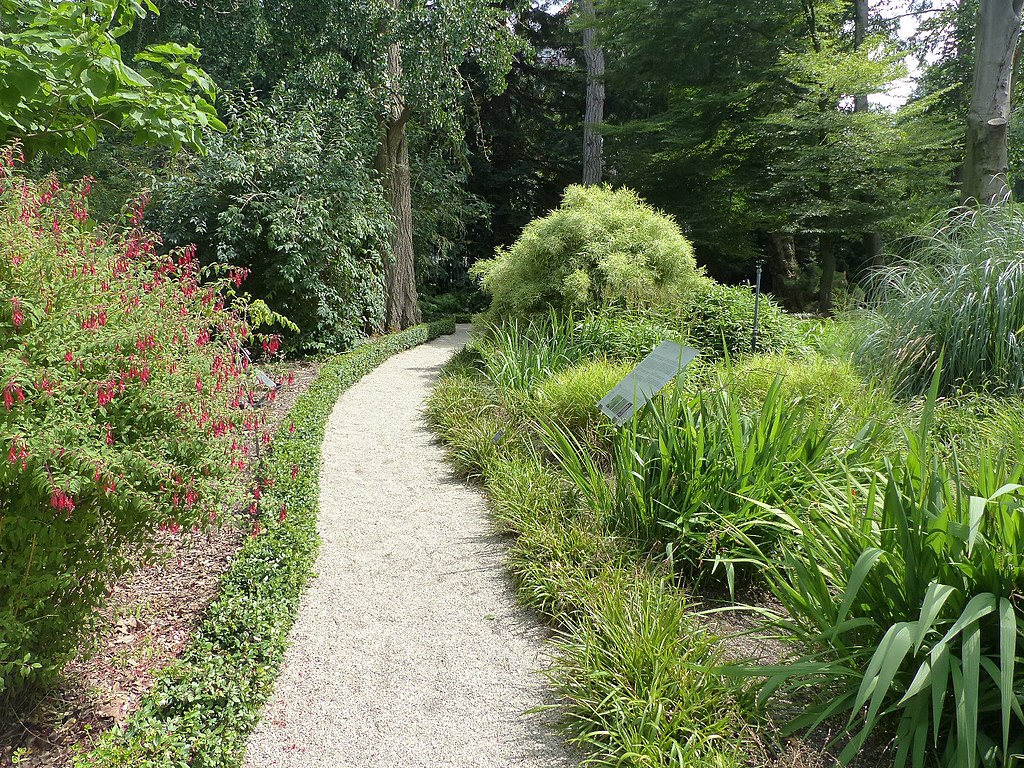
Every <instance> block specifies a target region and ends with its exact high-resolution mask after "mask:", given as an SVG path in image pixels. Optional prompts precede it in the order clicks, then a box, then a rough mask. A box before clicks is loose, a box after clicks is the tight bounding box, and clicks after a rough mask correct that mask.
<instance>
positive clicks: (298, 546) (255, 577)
mask: <svg viewBox="0 0 1024 768" xmlns="http://www.w3.org/2000/svg"><path fill="white" fill-rule="evenodd" d="M454 330H455V329H454V324H453V323H452V322H451V321H450V320H446V321H437V322H434V323H430V324H426V325H420V326H416V327H414V328H410V329H408V330H406V331H402V332H401V333H397V334H394V335H391V336H384V337H381V338H379V339H376V340H372V341H369V342H367V343H365V344H362V345H360V346H359V347H358V348H356V349H355V350H354V351H352V352H350V353H348V354H345V355H340V356H337V357H334V358H331V359H330V360H329V361H328V362H327V363H326V364H325V365H324V367H323V368H322V370H321V372H320V375H319V376H318V378H317V380H316V382H314V384H313V386H312V387H311V388H310V389H309V391H308V392H306V393H305V394H303V395H302V396H301V397H299V399H298V400H297V402H296V403H295V406H294V408H293V410H292V412H291V414H290V417H289V419H288V420H287V421H286V422H285V423H284V424H283V425H282V426H281V428H280V429H279V431H278V433H277V435H276V437H275V440H274V441H273V450H272V453H271V455H270V457H269V459H268V461H267V465H266V469H265V471H266V478H267V483H266V485H267V489H266V492H265V493H264V495H263V497H262V499H261V503H260V516H259V518H258V520H257V522H258V523H259V527H258V528H254V532H253V536H252V538H251V539H250V540H249V541H248V542H247V543H246V544H245V545H244V546H243V547H242V549H241V550H239V552H238V554H237V555H236V556H235V559H234V561H233V562H232V565H231V568H230V569H229V570H228V572H227V573H226V574H225V575H224V577H223V579H222V581H221V587H220V592H219V595H218V597H217V599H216V600H215V601H214V603H213V604H211V605H210V607H209V610H208V611H207V614H206V617H205V619H204V620H203V623H202V624H201V625H200V627H199V629H198V630H197V631H196V633H195V636H194V637H193V639H192V642H191V645H190V646H189V648H188V650H187V651H186V652H185V654H184V655H183V656H182V657H181V659H180V660H179V661H178V662H176V663H175V664H174V665H172V666H171V667H169V668H168V669H166V670H164V671H163V672H162V673H161V675H160V677H159V679H158V681H157V683H156V685H155V687H154V689H153V691H152V692H151V693H150V694H148V695H147V696H146V698H145V700H144V702H143V705H142V708H141V709H140V710H139V712H138V713H137V714H135V715H134V716H133V717H132V718H130V719H129V720H128V722H127V723H125V724H124V725H123V726H121V727H118V728H116V729H114V730H112V731H110V732H108V733H107V734H106V735H105V736H104V737H103V738H102V739H101V741H100V743H99V745H98V746H97V747H96V748H95V749H94V750H92V751H91V752H89V753H88V754H85V755H82V756H81V757H80V758H79V759H78V760H77V762H76V766H79V767H80V768H86V766H88V767H89V768H107V767H109V768H115V767H117V768H120V767H122V766H125V765H134V766H143V767H145V768H171V767H172V766H175V767H176V766H181V765H189V766H195V768H228V767H229V766H238V765H241V764H242V760H243V757H244V751H245V742H246V738H247V736H248V734H249V733H250V732H251V730H252V729H253V727H255V725H256V722H257V720H258V717H259V713H260V708H261V707H262V705H263V702H264V701H265V700H266V698H267V696H269V694H270V690H271V687H272V685H273V682H274V680H275V678H276V677H277V673H278V669H279V666H280V664H281V661H282V659H283V656H284V651H285V647H286V641H287V636H288V631H289V630H290V629H291V626H292V624H293V623H294V620H295V614H296V611H297V610H298V604H299V598H300V596H301V594H302V590H303V587H304V585H305V583H306V581H307V580H308V578H309V575H310V573H311V569H312V567H313V563H314V560H315V557H316V552H317V546H318V540H317V535H316V519H317V514H318V507H317V503H318V498H319V487H320V486H319V475H320V463H321V457H320V450H321V443H322V442H323V436H324V430H325V428H326V423H327V418H328V416H329V415H330V412H331V410H332V409H333V407H334V404H335V402H336V401H337V399H338V395H339V394H340V393H341V392H342V391H344V390H345V389H346V388H348V387H349V386H351V385H352V384H353V383H355V382H356V381H358V380H359V379H360V378H361V377H362V376H364V375H365V374H366V373H367V372H369V371H370V370H372V369H373V368H375V367H376V366H377V365H379V364H380V363H382V362H383V361H384V360H386V359H387V358H388V357H390V356H391V355H392V354H395V353H397V352H400V351H402V350H404V349H408V348H410V347H413V346H416V345H417V344H421V343H423V342H425V341H427V340H429V339H431V338H434V337H436V336H438V335H440V334H442V333H452V332H453V331H454Z"/></svg>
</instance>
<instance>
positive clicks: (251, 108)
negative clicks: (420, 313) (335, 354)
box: [155, 94, 391, 352]
mask: <svg viewBox="0 0 1024 768" xmlns="http://www.w3.org/2000/svg"><path fill="white" fill-rule="evenodd" d="M228 112H229V115H230V117H231V129H230V131H229V133H228V134H227V135H225V136H223V137H214V138H212V139H211V141H210V150H211V151H210V152H209V154H207V155H205V156H193V157H189V158H186V159H185V160H184V161H183V162H182V163H181V164H180V165H179V166H178V167H177V168H176V169H175V172H174V173H173V174H172V175H171V176H170V178H168V179H167V180H165V181H163V182H162V183H161V184H159V185H158V186H157V189H156V195H157V199H156V217H155V223H156V225H157V226H158V227H159V228H160V229H161V231H163V233H164V236H165V239H166V241H167V242H168V243H170V244H184V243H191V242H194V243H196V244H197V245H198V253H199V256H200V258H201V259H203V260H204V261H206V262H215V263H231V264H237V265H239V266H241V267H245V268H246V269H249V270H250V271H251V275H250V281H249V283H247V285H246V287H247V288H248V289H249V290H250V291H251V292H252V293H253V294H254V295H256V296H260V297H262V298H265V299H266V300H267V301H269V302H270V303H271V304H273V305H274V306H275V307H277V308H279V309H280V310H281V311H282V312H283V313H285V314H286V315H288V316H289V317H290V318H291V319H292V320H293V321H294V322H295V323H296V324H298V326H299V327H300V328H301V330H302V336H301V337H299V338H298V339H297V340H296V341H295V342H294V345H293V348H297V349H299V350H302V351H306V352H320V351H338V350H343V349H347V348H348V347H350V346H351V345H352V343H353V341H354V340H355V339H356V338H358V337H359V336H361V335H363V334H366V333H368V332H371V331H374V330H377V329H379V328H380V326H381V324H382V322H383V313H384V265H385V262H386V258H387V257H386V254H387V249H388V247H389V246H388V238H389V235H390V231H391V220H390V215H389V213H388V210H389V209H388V207H387V204H386V202H385V200H384V197H383V194H382V192H381V189H380V186H379V184H377V182H376V181H375V180H374V178H373V176H372V175H371V171H370V169H369V167H368V165H367V164H366V163H365V161H364V160H363V157H364V156H365V154H366V152H367V147H366V146H364V145H363V144H362V143H361V141H362V139H361V138H360V136H363V137H365V136H366V135H367V133H368V132H370V129H369V127H367V126H364V127H363V128H359V127H357V126H354V125H353V124H351V123H350V122H349V121H351V122H356V123H357V121H358V120H359V117H358V115H353V114H350V113H348V112H346V111H344V110H342V111H341V112H337V113H335V112H331V111H330V110H328V109H324V108H320V107H315V106H300V105H295V104H291V103H289V101H288V99H287V95H285V94H278V96H277V97H275V99H274V100H273V101H272V102H271V103H270V104H267V105H263V104H260V103H259V102H257V101H255V100H254V99H252V98H242V97H236V98H234V99H232V100H231V101H229V102H228Z"/></svg>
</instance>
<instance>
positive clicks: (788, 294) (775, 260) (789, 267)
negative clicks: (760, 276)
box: [768, 232, 803, 312]
mask: <svg viewBox="0 0 1024 768" xmlns="http://www.w3.org/2000/svg"><path fill="white" fill-rule="evenodd" d="M768 237H769V239H770V241H771V247H770V248H769V249H768V251H769V258H768V274H769V277H770V280H771V292H772V294H774V296H775V299H776V300H777V301H779V302H781V303H782V305H783V306H784V307H786V309H788V310H790V311H794V312H795V311H798V310H800V309H803V307H801V306H800V300H799V296H798V295H797V294H798V291H797V290H796V281H797V278H798V277H799V276H800V263H799V262H798V261H797V258H796V238H794V237H793V233H792V232H771V233H769V235H768Z"/></svg>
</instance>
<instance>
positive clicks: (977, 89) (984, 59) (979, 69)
mask: <svg viewBox="0 0 1024 768" xmlns="http://www.w3.org/2000/svg"><path fill="white" fill-rule="evenodd" d="M1022 6H1024V0H981V2H980V4H979V6H978V25H977V35H976V47H975V57H974V84H973V87H972V89H971V107H970V111H969V112H968V114H967V148H966V149H967V151H966V158H965V160H964V172H963V199H964V200H965V201H968V200H973V201H976V202H979V203H992V202H998V201H1001V200H1004V199H1006V198H1007V197H1008V196H1009V185H1008V183H1007V177H1006V174H1007V169H1008V166H1009V157H1008V150H1007V136H1008V132H1009V125H1010V104H1011V97H1012V93H1011V88H1012V85H1013V68H1014V55H1015V53H1016V51H1017V42H1018V40H1019V39H1020V25H1021V8H1022Z"/></svg>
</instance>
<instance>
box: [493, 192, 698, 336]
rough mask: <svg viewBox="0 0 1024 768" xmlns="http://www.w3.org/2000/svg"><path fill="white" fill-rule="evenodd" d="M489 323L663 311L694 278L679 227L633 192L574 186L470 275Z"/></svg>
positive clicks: (689, 250) (690, 251)
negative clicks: (483, 296)
mask: <svg viewBox="0 0 1024 768" xmlns="http://www.w3.org/2000/svg"><path fill="white" fill-rule="evenodd" d="M473 274H474V275H475V276H477V277H478V278H479V279H480V281H481V284H482V285H483V288H484V290H485V291H486V292H488V293H490V294H491V296H492V297H493V303H492V305H491V310H490V316H491V317H493V318H508V317H526V316H529V315H532V314H536V313H543V312H547V311H548V310H549V309H555V310H556V311H558V312H560V313H567V312H570V311H572V310H574V309H575V310H580V309H583V310H586V309H592V308H595V307H598V306H620V307H646V306H655V305H659V304H665V303H667V302H669V301H671V300H672V299H674V298H675V297H677V296H679V295H680V294H681V293H683V292H685V291H686V290H687V289H688V288H689V286H690V284H691V283H692V282H693V281H694V280H695V278H696V276H697V266H696V262H695V261H694V257H693V248H692V247H691V246H690V243H689V241H688V240H687V239H686V238H685V237H684V236H683V234H682V232H681V231H680V230H679V227H678V226H677V225H676V223H675V222H674V221H673V220H672V219H670V218H669V217H667V216H665V215H664V214H662V213H659V212H658V211H656V210H654V209H653V208H651V207H650V206H648V205H646V204H645V203H643V202H642V201H641V200H640V198H639V197H637V195H636V194H635V193H634V192H631V191H630V190H625V189H622V190H612V189H610V188H608V187H580V186H571V187H569V188H568V189H566V191H565V195H564V197H563V199H562V205H561V206H560V207H559V208H558V209H556V210H555V211H553V212H552V213H550V214H549V215H548V216H545V217H544V218H541V219H536V220H534V221H533V222H531V223H530V224H528V225H527V227H526V228H525V229H524V230H523V234H522V236H521V237H520V238H519V240H517V241H516V243H515V244H514V245H512V246H511V247H510V248H509V249H507V250H503V251H500V252H499V253H498V254H497V255H496V256H495V258H493V259H488V260H486V261H481V262H478V263H477V265H476V266H475V267H474V269H473Z"/></svg>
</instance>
